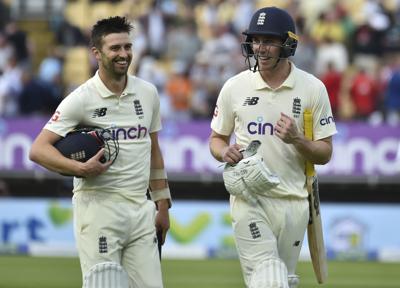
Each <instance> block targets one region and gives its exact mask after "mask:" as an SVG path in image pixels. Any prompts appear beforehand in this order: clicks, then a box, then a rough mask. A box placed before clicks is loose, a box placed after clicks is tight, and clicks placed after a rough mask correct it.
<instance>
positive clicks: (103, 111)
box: [92, 107, 107, 118]
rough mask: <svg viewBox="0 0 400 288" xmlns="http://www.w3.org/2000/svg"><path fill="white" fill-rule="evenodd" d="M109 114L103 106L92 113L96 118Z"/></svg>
mask: <svg viewBox="0 0 400 288" xmlns="http://www.w3.org/2000/svg"><path fill="white" fill-rule="evenodd" d="M106 114H107V108H106V107H103V108H97V109H95V110H94V111H93V114H92V118H96V117H103V116H106Z"/></svg>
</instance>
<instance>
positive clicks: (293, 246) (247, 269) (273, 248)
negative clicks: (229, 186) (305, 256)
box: [230, 195, 309, 287]
mask: <svg viewBox="0 0 400 288" xmlns="http://www.w3.org/2000/svg"><path fill="white" fill-rule="evenodd" d="M257 197H258V203H257V205H255V206H251V205H249V204H248V203H247V202H246V201H245V200H243V199H241V198H239V197H234V196H231V198H230V208H231V215H232V225H233V230H234V236H235V242H236V247H237V251H238V255H239V259H240V264H241V267H242V272H243V277H244V280H245V283H246V286H247V287H249V282H250V279H251V277H252V274H253V272H254V270H255V269H256V267H257V265H259V264H260V263H263V262H264V261H270V260H271V259H274V261H275V260H277V261H283V263H284V264H285V265H286V268H287V275H294V274H295V271H296V265H297V262H298V258H299V254H300V250H301V246H302V243H303V239H304V234H305V231H306V228H307V224H308V219H309V208H308V201H307V199H298V198H271V197H266V196H262V195H257ZM279 259H280V260H279ZM268 277H274V276H273V275H271V276H268Z"/></svg>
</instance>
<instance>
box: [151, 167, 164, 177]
mask: <svg viewBox="0 0 400 288" xmlns="http://www.w3.org/2000/svg"><path fill="white" fill-rule="evenodd" d="M161 179H167V173H166V172H165V169H164V168H162V169H150V180H161Z"/></svg>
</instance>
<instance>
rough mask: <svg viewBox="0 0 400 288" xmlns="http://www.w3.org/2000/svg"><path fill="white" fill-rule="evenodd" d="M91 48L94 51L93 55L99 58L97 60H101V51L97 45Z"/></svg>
mask: <svg viewBox="0 0 400 288" xmlns="http://www.w3.org/2000/svg"><path fill="white" fill-rule="evenodd" d="M91 50H92V53H93V55H94V57H95V58H96V59H97V60H100V58H101V55H100V54H101V52H100V51H99V50H98V49H97V48H96V47H95V46H93V47H92V48H91Z"/></svg>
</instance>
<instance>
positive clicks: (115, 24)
mask: <svg viewBox="0 0 400 288" xmlns="http://www.w3.org/2000/svg"><path fill="white" fill-rule="evenodd" d="M132 28H133V26H132V24H131V23H130V22H129V21H128V19H126V17H120V16H114V17H109V18H105V19H101V20H99V21H97V23H96V24H95V25H94V26H93V28H92V33H91V37H90V38H91V45H92V46H94V47H96V48H98V49H100V48H101V47H102V45H103V43H102V40H103V37H104V36H107V35H108V34H111V33H124V32H126V33H128V34H129V32H131V30H132Z"/></svg>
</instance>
